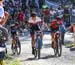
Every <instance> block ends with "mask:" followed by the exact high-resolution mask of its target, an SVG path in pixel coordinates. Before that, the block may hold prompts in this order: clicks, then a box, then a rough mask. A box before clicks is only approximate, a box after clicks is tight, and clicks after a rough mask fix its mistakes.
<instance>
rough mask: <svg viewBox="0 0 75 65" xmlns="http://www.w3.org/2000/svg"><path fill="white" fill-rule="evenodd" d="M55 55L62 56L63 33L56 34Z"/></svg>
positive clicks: (57, 32)
mask: <svg viewBox="0 0 75 65" xmlns="http://www.w3.org/2000/svg"><path fill="white" fill-rule="evenodd" d="M54 54H55V56H57V55H58V56H59V57H60V56H61V54H62V44H61V32H60V31H56V32H55V34H54Z"/></svg>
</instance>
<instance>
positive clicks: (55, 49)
mask: <svg viewBox="0 0 75 65" xmlns="http://www.w3.org/2000/svg"><path fill="white" fill-rule="evenodd" d="M54 55H55V56H57V42H56V41H55V42H54Z"/></svg>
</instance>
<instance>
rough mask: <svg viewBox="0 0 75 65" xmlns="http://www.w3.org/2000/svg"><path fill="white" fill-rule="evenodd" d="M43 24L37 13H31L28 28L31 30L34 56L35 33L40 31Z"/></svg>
mask: <svg viewBox="0 0 75 65" xmlns="http://www.w3.org/2000/svg"><path fill="white" fill-rule="evenodd" d="M38 24H42V20H41V18H39V17H38V16H37V14H36V12H32V13H31V17H30V18H29V20H28V27H29V28H30V34H31V45H32V54H35V53H34V50H35V49H34V48H35V39H34V33H35V31H40V28H39V25H38Z"/></svg>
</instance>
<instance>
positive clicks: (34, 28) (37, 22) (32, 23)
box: [28, 17, 42, 34]
mask: <svg viewBox="0 0 75 65" xmlns="http://www.w3.org/2000/svg"><path fill="white" fill-rule="evenodd" d="M41 23H42V20H41V19H40V18H39V17H36V20H35V21H33V20H32V17H30V18H29V21H28V24H30V29H31V31H30V33H31V34H34V31H38V30H40V26H41V25H40V24H41Z"/></svg>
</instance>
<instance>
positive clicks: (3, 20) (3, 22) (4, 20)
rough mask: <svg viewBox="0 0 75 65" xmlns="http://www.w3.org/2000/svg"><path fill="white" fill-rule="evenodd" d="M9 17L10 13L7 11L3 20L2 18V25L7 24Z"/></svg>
mask: <svg viewBox="0 0 75 65" xmlns="http://www.w3.org/2000/svg"><path fill="white" fill-rule="evenodd" d="M8 16H9V14H8V12H6V11H5V12H4V16H3V18H0V24H1V25H4V24H5V23H6V21H7V19H8Z"/></svg>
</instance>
